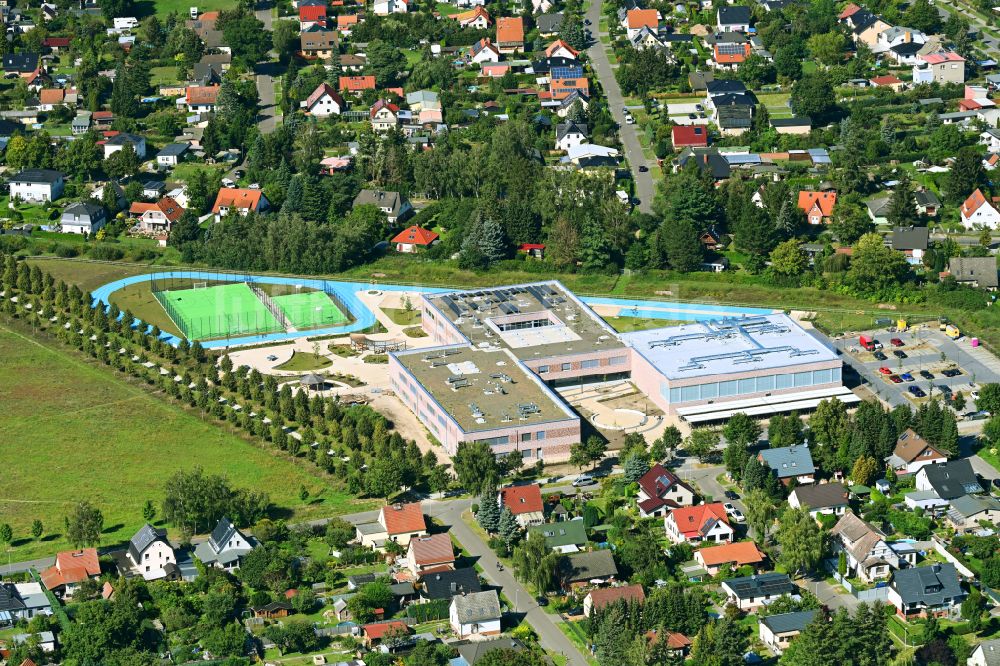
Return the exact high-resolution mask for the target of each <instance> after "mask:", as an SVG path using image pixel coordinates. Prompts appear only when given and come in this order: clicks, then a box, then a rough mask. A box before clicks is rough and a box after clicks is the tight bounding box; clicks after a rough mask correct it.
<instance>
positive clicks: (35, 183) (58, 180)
mask: <svg viewBox="0 0 1000 666" xmlns="http://www.w3.org/2000/svg"><path fill="white" fill-rule="evenodd" d="M64 186H65V181H64V177H63V174H62V172H59V171H55V170H53V169H25V170H24V171H21V172H19V173H17V174H15V175H14V176H12V177H11V179H10V198H11V199H19V200H21V201H29V202H32V203H44V202H46V201H55V200H56V199H58V198H59V197H60V196H62V193H63V187H64Z"/></svg>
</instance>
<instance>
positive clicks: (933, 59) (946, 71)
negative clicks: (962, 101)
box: [913, 51, 965, 85]
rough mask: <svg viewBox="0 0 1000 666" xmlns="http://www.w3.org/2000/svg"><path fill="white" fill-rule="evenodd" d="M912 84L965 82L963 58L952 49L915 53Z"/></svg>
mask: <svg viewBox="0 0 1000 666" xmlns="http://www.w3.org/2000/svg"><path fill="white" fill-rule="evenodd" d="M916 60H917V62H916V64H914V65H913V84H914V85H917V84H920V83H941V84H944V83H965V58H963V57H962V56H960V55H958V54H957V53H955V52H954V51H939V52H937V53H926V54H921V53H918V54H917V58H916Z"/></svg>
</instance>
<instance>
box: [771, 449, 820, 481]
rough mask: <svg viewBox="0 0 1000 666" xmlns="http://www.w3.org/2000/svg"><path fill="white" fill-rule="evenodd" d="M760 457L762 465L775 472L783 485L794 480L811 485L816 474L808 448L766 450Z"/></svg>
mask: <svg viewBox="0 0 1000 666" xmlns="http://www.w3.org/2000/svg"><path fill="white" fill-rule="evenodd" d="M759 457H760V461H761V462H762V463H764V464H766V465H767V466H768V467H770V468H771V469H772V470H774V473H775V474H777V475H778V480H779V481H781V482H782V483H788V482H789V480H791V479H793V478H797V479H799V481H800V482H804V483H811V482H812V479H813V474H814V473H815V472H816V467H815V466H814V465H813V459H812V453H810V451H809V447H808V446H801V445H799V446H785V447H781V448H777V449H764V450H763V451H761V452H760V454H759Z"/></svg>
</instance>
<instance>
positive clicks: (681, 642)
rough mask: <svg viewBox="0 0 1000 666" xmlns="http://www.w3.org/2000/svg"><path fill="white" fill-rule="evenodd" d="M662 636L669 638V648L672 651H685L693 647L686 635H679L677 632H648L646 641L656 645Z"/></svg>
mask: <svg viewBox="0 0 1000 666" xmlns="http://www.w3.org/2000/svg"><path fill="white" fill-rule="evenodd" d="M661 635H665V636H666V637H667V647H668V648H670V649H671V650H685V649H687V648H689V647H691V639H690V638H688V637H687V636H685V635H684V634H681V633H678V632H676V631H664V632H658V631H656V630H655V629H653V630H652V631H647V632H646V639H647V640H648V641H649V642H650V643H653V644H655V643H656V642H657V641H658V640H660V637H661Z"/></svg>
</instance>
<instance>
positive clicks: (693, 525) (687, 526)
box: [670, 502, 729, 537]
mask: <svg viewBox="0 0 1000 666" xmlns="http://www.w3.org/2000/svg"><path fill="white" fill-rule="evenodd" d="M670 515H671V516H673V518H674V522H675V523H676V524H677V529H678V530H680V532H681V534H683V535H684V536H685V537H693V536H698V535H700V534H701V533H702V530H703V528H704V527H705V526H706V525H708V524H709V523H712V522H723V523H725V524H727V525H728V524H729V517H728V516H727V515H726V509H725V508H724V507H723V506H722V503H721V502H713V503H712V504H699V505H698V506H685V507H681V508H680V509H674V510H673V511H671V512H670Z"/></svg>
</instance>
